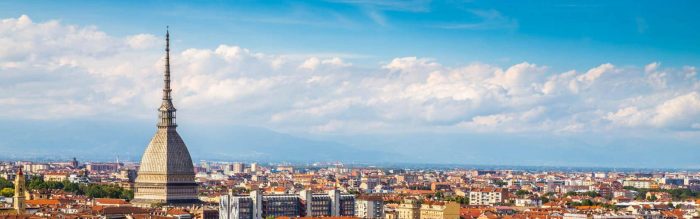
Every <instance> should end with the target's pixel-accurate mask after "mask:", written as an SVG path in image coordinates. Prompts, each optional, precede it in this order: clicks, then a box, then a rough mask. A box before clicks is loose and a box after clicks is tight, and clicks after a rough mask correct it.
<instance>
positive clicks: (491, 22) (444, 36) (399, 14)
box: [0, 0, 700, 70]
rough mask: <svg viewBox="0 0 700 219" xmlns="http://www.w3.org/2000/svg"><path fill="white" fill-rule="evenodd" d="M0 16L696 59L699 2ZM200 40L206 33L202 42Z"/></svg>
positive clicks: (375, 4)
mask: <svg viewBox="0 0 700 219" xmlns="http://www.w3.org/2000/svg"><path fill="white" fill-rule="evenodd" d="M0 4H2V6H3V7H2V9H0V13H1V14H3V15H5V17H17V16H19V15H22V14H27V15H30V16H31V17H32V18H35V19H38V20H53V19H58V20H61V21H63V22H64V23H69V24H79V25H96V26H98V27H99V28H100V29H101V30H104V31H107V32H109V33H110V34H114V35H117V36H119V35H121V36H125V35H131V34H135V33H153V34H158V33H160V32H162V31H161V30H162V29H163V26H165V25H168V24H169V25H171V26H173V29H174V31H177V32H178V34H179V35H178V36H179V40H181V41H182V44H181V45H179V46H182V47H183V48H186V47H214V46H217V45H218V44H222V43H225V44H234V45H244V46H245V47H246V48H251V49H255V50H256V51H262V52H268V53H341V54H347V55H355V56H357V57H362V58H366V59H367V61H369V62H372V61H375V62H376V61H378V60H383V59H386V58H392V57H402V56H420V57H434V58H436V59H439V60H441V61H443V62H447V63H450V64H459V63H468V62H474V61H479V62H486V63H494V64H514V63H519V62H522V61H529V62H535V63H545V62H546V63H548V65H549V66H552V67H554V68H556V69H561V70H568V69H571V68H587V67H589V66H591V65H595V64H600V63H605V62H612V63H616V64H617V65H635V64H640V63H647V62H651V61H659V62H662V63H666V64H670V65H687V64H692V63H698V61H700V59H699V57H698V56H699V55H698V54H700V52H699V51H700V43H699V42H698V41H697V39H698V38H699V37H700V25H699V24H698V22H696V20H698V17H697V16H698V15H697V14H696V13H694V11H693V10H694V9H695V8H697V6H698V3H697V2H694V1H681V2H677V3H675V4H664V3H659V2H655V1H613V2H608V1H597V2H586V1H537V2H518V1H516V2H513V1H440V2H431V1H362V0H358V1H354V0H349V1H342V0H341V1H278V2H276V3H275V4H268V3H265V2H257V1H201V2H200V1H195V2H190V1H148V2H131V1H121V2H118V3H113V2H103V1H94V2H84V1H68V2H32V1H22V2H15V1H11V2H4V3H0ZM202 39H206V40H202Z"/></svg>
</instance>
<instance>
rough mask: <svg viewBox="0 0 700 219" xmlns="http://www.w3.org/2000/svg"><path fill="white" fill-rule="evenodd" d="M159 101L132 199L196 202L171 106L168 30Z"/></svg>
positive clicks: (190, 169)
mask: <svg viewBox="0 0 700 219" xmlns="http://www.w3.org/2000/svg"><path fill="white" fill-rule="evenodd" d="M164 77H165V78H164V87H163V102H162V103H161V105H160V108H159V109H158V112H159V115H158V119H159V121H158V130H157V131H156V134H155V136H153V139H151V143H149V144H148V147H147V148H146V151H145V152H144V153H143V157H142V158H141V165H140V167H139V170H138V176H137V177H136V183H135V186H134V188H135V191H134V193H135V194H134V200H133V201H132V203H134V204H136V205H139V206H147V205H153V204H166V205H171V204H191V203H196V202H198V198H197V183H195V181H194V167H193V165H192V158H191V157H190V152H189V151H188V150H187V146H185V142H184V141H182V138H181V137H180V135H179V134H178V133H177V130H176V127H177V124H176V123H175V107H174V106H173V102H172V97H171V95H170V93H171V91H172V90H171V89H170V32H169V31H166V34H165V74H164Z"/></svg>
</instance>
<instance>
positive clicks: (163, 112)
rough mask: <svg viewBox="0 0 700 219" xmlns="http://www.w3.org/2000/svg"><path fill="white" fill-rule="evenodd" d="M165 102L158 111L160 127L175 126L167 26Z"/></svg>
mask: <svg viewBox="0 0 700 219" xmlns="http://www.w3.org/2000/svg"><path fill="white" fill-rule="evenodd" d="M163 82H164V85H163V103H161V105H160V108H159V109H158V111H159V112H160V114H159V116H158V117H159V120H160V121H159V122H158V128H175V127H177V124H176V123H175V111H176V110H175V106H173V101H172V97H171V95H170V92H171V91H172V89H170V30H169V28H168V27H167V26H166V27H165V74H164V78H163Z"/></svg>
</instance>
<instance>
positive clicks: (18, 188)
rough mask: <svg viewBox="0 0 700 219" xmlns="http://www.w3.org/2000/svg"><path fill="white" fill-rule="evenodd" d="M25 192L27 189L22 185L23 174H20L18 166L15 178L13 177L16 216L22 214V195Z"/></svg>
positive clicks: (20, 170) (23, 198)
mask: <svg viewBox="0 0 700 219" xmlns="http://www.w3.org/2000/svg"><path fill="white" fill-rule="evenodd" d="M26 190H27V188H26V185H25V184H24V173H22V167H21V166H20V167H19V171H18V172H17V176H16V177H15V200H13V203H14V207H15V210H17V214H24V207H25V206H24V200H25V199H26V198H25V197H24V194H25V192H26Z"/></svg>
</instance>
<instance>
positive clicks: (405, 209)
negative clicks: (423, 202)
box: [396, 198, 421, 219]
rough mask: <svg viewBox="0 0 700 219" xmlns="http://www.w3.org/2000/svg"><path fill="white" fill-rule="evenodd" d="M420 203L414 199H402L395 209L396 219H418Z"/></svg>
mask: <svg viewBox="0 0 700 219" xmlns="http://www.w3.org/2000/svg"><path fill="white" fill-rule="evenodd" d="M420 207H421V206H420V202H418V200H416V199H410V198H409V199H404V201H403V203H401V204H400V205H399V207H397V208H396V213H397V216H398V217H397V219H420Z"/></svg>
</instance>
